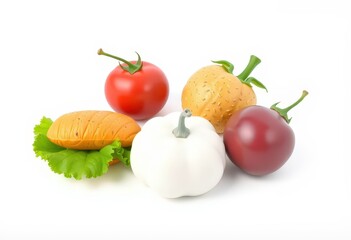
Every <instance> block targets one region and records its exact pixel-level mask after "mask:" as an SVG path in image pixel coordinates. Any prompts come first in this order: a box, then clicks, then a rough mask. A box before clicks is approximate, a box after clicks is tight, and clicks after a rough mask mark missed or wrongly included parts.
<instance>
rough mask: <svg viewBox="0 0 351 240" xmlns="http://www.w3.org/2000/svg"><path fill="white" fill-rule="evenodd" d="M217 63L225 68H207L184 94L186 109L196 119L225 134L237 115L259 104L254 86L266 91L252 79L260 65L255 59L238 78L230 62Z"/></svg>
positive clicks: (196, 77)
mask: <svg viewBox="0 0 351 240" xmlns="http://www.w3.org/2000/svg"><path fill="white" fill-rule="evenodd" d="M215 63H220V64H221V65H210V66H206V67H203V68H201V69H200V70H198V71H197V72H195V73H194V74H193V75H192V76H191V77H190V78H189V80H188V81H187V83H186V85H185V87H184V89H183V92H182V107H183V109H185V108H188V109H190V110H191V111H192V113H193V115H194V116H201V117H204V118H206V119H207V120H209V121H210V122H211V123H212V125H213V126H214V127H215V129H216V132H217V133H223V131H224V127H225V125H226V123H227V121H228V120H229V118H230V117H231V116H232V115H233V113H234V112H236V111H238V110H239V109H242V108H244V107H247V106H250V105H255V104H256V102H257V99H256V94H255V92H254V91H253V89H252V85H251V84H254V85H256V86H258V87H260V88H264V89H266V87H265V86H264V85H263V84H262V83H261V82H259V81H258V80H257V79H255V78H253V77H249V75H250V73H251V72H252V70H253V69H254V68H255V67H256V66H257V65H258V64H259V63H260V59H259V58H257V57H255V56H251V58H250V62H249V64H248V66H247V67H246V69H245V70H244V71H243V72H242V73H241V74H240V75H238V76H235V75H233V73H232V72H233V69H234V66H233V65H232V64H231V63H229V62H228V61H224V60H222V61H215Z"/></svg>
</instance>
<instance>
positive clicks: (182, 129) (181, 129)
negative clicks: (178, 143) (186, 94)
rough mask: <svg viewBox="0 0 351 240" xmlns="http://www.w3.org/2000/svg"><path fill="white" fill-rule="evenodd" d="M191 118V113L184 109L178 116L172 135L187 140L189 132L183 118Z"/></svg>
mask: <svg viewBox="0 0 351 240" xmlns="http://www.w3.org/2000/svg"><path fill="white" fill-rule="evenodd" d="M190 116H191V111H190V110H189V109H184V111H183V112H182V113H181V114H180V116H179V121H178V127H176V128H175V129H173V131H172V133H173V135H174V136H175V137H177V138H187V137H188V136H189V134H190V130H189V129H188V128H187V127H186V126H185V118H186V117H190Z"/></svg>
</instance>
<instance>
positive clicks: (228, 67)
mask: <svg viewBox="0 0 351 240" xmlns="http://www.w3.org/2000/svg"><path fill="white" fill-rule="evenodd" d="M212 62H213V63H218V64H221V65H222V68H224V70H226V71H227V72H228V73H231V74H233V70H234V65H233V64H232V63H230V62H228V61H226V60H218V61H212Z"/></svg>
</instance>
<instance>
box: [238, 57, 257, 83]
mask: <svg viewBox="0 0 351 240" xmlns="http://www.w3.org/2000/svg"><path fill="white" fill-rule="evenodd" d="M260 62H261V59H259V58H258V57H256V56H255V55H251V57H250V61H249V63H248V64H247V66H246V68H245V69H244V71H242V73H240V74H239V75H238V76H237V77H238V78H239V79H240V80H241V81H244V80H245V79H246V78H247V77H248V76H250V74H251V72H252V71H253V70H254V69H255V67H256V66H257V65H258V64H259V63H260Z"/></svg>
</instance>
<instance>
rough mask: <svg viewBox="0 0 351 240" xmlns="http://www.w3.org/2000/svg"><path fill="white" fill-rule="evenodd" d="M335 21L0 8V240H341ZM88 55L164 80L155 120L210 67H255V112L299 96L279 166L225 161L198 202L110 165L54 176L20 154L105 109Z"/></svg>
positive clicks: (333, 12) (89, 7)
mask: <svg viewBox="0 0 351 240" xmlns="http://www.w3.org/2000/svg"><path fill="white" fill-rule="evenodd" d="M349 15H350V7H349V6H348V5H347V1H346V0H345V1H326V0H319V1H317V0H316V1H308V0H305V1H302V0H301V1H273V0H268V1H254V0H251V1H250V0H249V1H224V0H223V1H222V0H214V1H204V0H203V1H184V2H183V1H173V2H167V1H155V0H148V1H139V0H134V1H103V0H101V1H88V0H87V1H39V0H32V1H24V0H22V1H20V0H18V1H15V0H14V1H1V3H0V31H1V33H0V36H1V37H0V84H1V88H0V91H1V92H0V97H1V101H0V103H1V120H0V121H1V124H0V128H1V138H0V141H1V145H0V146H1V158H0V159H1V164H0V239H28V238H30V239H161V238H162V239H204V238H206V239H270V240H273V239H319V240H320V239H350V238H351V230H350V229H351V206H350V203H351V174H350V170H351V169H350V168H351V164H350V161H351V160H350V157H346V148H347V147H349V144H350V141H349V138H347V137H346V136H348V134H349V133H350V128H349V126H348V125H349V123H348V117H347V116H346V113H347V112H348V106H347V103H349V99H350V98H349V95H350V94H349V88H348V86H349V83H348V82H350V71H349V69H350V65H351V61H350V56H349V55H350V53H351V47H350V46H351V19H350V17H349ZM100 47H101V48H103V49H104V50H106V51H108V52H110V53H113V54H116V55H119V56H121V57H124V58H127V59H130V60H133V59H135V53H134V51H137V52H139V53H140V54H141V56H142V59H143V60H145V61H149V62H152V63H154V64H156V65H158V66H159V67H160V68H162V69H163V70H164V72H165V73H166V75H167V77H168V80H169V83H170V90H171V94H170V98H169V101H168V103H167V105H166V106H165V107H164V109H163V110H162V111H161V112H160V113H159V115H165V114H167V113H169V112H172V111H176V110H180V93H181V91H182V88H183V86H184V84H185V83H186V81H187V79H188V78H189V76H190V75H191V74H192V73H193V72H195V71H196V70H198V69H199V68H201V67H203V66H206V65H209V64H211V62H210V60H218V59H227V60H229V61H231V62H233V63H234V65H235V69H236V70H235V73H239V72H240V71H241V70H242V69H243V68H244V66H245V65H246V63H247V61H248V59H249V56H250V55H251V54H255V55H256V56H258V57H260V58H261V60H262V63H261V64H260V65H259V66H258V67H257V68H256V69H255V71H254V72H253V74H252V75H253V76H255V77H256V78H257V79H259V80H261V81H262V82H264V83H265V84H266V86H267V87H268V89H269V93H268V94H267V93H265V92H264V91H263V90H260V89H256V90H255V91H256V93H257V97H258V104H260V105H264V106H270V105H271V104H272V103H274V102H277V101H281V106H282V107H283V106H287V105H289V104H290V103H292V102H293V101H295V100H296V99H297V98H298V97H299V96H300V94H301V91H302V90H303V89H306V90H308V91H309V92H310V94H309V96H308V97H306V99H305V100H304V101H303V102H302V103H301V104H300V105H299V106H298V107H296V109H294V110H292V111H291V113H290V116H292V117H293V119H292V121H291V124H290V125H291V127H292V128H293V129H294V131H295V135H296V146H295V151H294V153H293V155H292V157H291V158H290V159H289V161H288V162H287V163H286V164H285V165H284V166H283V168H281V169H280V170H279V171H277V172H276V173H274V174H271V175H269V176H266V177H261V178H257V177H251V176H248V175H246V174H244V173H243V172H241V171H239V170H238V169H237V168H236V167H235V166H234V165H233V164H231V163H230V162H228V164H227V168H226V170H225V173H224V176H223V178H222V181H221V182H220V183H219V184H218V185H217V186H216V188H214V189H213V190H212V191H210V192H209V193H207V194H205V195H203V196H200V197H192V198H190V197H187V198H181V199H174V200H169V199H163V198H161V197H160V196H159V195H157V193H155V192H153V191H152V190H151V189H149V188H147V187H145V186H144V185H143V184H142V183H141V182H140V181H139V180H138V179H136V178H135V177H134V175H133V173H132V172H131V170H128V169H125V168H124V167H123V166H117V167H113V168H111V169H110V170H109V172H108V173H107V174H106V175H104V176H103V177H100V178H97V179H91V180H89V179H88V180H87V179H85V180H81V181H75V180H72V179H66V178H64V177H63V176H61V175H57V174H54V173H53V172H51V171H50V169H49V167H48V166H47V163H46V162H44V161H42V160H41V159H39V158H36V157H35V155H34V153H33V151H32V142H33V127H34V125H35V124H37V123H38V122H39V121H40V119H41V117H42V116H43V115H45V116H47V117H50V118H52V119H55V118H57V117H58V116H60V115H62V114H64V113H66V112H70V111H75V110H85V109H100V110H110V107H109V106H108V104H107V102H106V101H105V97H104V92H103V86H104V81H105V79H106V76H107V75H108V73H109V72H110V71H111V70H112V69H113V68H114V67H115V66H116V65H117V62H116V61H114V60H113V59H109V58H106V57H103V56H98V55H97V54H96V51H97V49H98V48H100ZM347 83H348V84H347ZM154 147H155V155H157V146H154ZM348 155H349V154H348Z"/></svg>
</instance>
